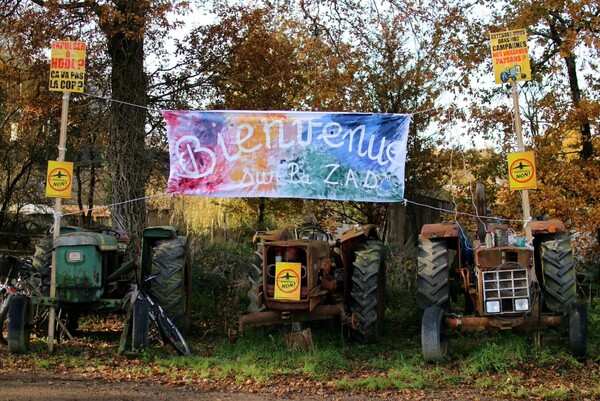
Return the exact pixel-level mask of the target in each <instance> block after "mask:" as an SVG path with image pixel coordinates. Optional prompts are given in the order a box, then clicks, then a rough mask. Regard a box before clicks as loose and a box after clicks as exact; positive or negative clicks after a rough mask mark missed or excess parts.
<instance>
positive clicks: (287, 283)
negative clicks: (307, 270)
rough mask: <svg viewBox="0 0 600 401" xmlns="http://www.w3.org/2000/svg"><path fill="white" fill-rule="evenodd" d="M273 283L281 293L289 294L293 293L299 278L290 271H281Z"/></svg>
mask: <svg viewBox="0 0 600 401" xmlns="http://www.w3.org/2000/svg"><path fill="white" fill-rule="evenodd" d="M275 281H276V283H277V288H279V289H280V290H281V291H282V292H286V293H290V292H294V290H295V289H296V288H297V287H298V284H299V283H300V278H299V277H298V274H296V272H295V271H293V270H291V269H283V270H282V271H280V272H279V274H278V275H277V278H276V280H275Z"/></svg>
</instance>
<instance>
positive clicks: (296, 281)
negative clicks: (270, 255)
mask: <svg viewBox="0 0 600 401" xmlns="http://www.w3.org/2000/svg"><path fill="white" fill-rule="evenodd" d="M301 269H302V267H301V265H300V263H294V262H277V263H276V264H275V299H291V300H295V301H299V300H300V272H301Z"/></svg>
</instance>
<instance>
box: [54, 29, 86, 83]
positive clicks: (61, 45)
mask: <svg viewBox="0 0 600 401" xmlns="http://www.w3.org/2000/svg"><path fill="white" fill-rule="evenodd" d="M85 50H86V46H85V42H72V41H54V42H52V52H51V55H50V59H51V60H50V90H51V91H59V92H78V93H82V92H83V83H84V80H85Z"/></svg>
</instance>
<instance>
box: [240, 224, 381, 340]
mask: <svg viewBox="0 0 600 401" xmlns="http://www.w3.org/2000/svg"><path fill="white" fill-rule="evenodd" d="M376 231H377V230H376V228H375V226H374V225H365V226H362V227H359V228H356V229H351V230H348V231H346V232H345V233H344V234H343V235H342V236H341V238H340V239H339V240H336V239H335V238H334V237H333V236H332V235H331V234H329V233H327V232H325V231H323V230H322V229H320V228H316V227H305V228H303V229H301V230H299V231H298V233H297V236H296V237H297V238H296V239H287V233H286V232H284V231H269V232H263V233H258V234H257V235H256V236H255V244H256V252H255V261H254V263H253V264H252V266H251V269H250V274H249V277H248V282H249V289H248V299H249V307H248V312H249V313H248V314H246V315H244V316H242V317H241V319H240V324H239V333H240V334H242V333H243V332H244V330H245V329H247V328H248V327H251V326H265V325H274V324H286V323H287V324H291V323H296V322H302V321H309V320H319V319H329V318H337V319H339V321H340V322H341V323H347V324H348V326H349V328H350V332H351V333H352V335H353V336H354V337H356V338H357V339H359V340H361V341H364V342H373V341H376V340H377V339H378V338H379V336H380V334H381V329H382V324H383V308H384V292H385V288H384V287H385V268H384V264H383V245H382V243H381V242H380V241H379V240H378V238H377V232H376Z"/></svg>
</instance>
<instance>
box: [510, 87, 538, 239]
mask: <svg viewBox="0 0 600 401" xmlns="http://www.w3.org/2000/svg"><path fill="white" fill-rule="evenodd" d="M510 86H511V88H512V96H513V108H514V116H515V131H516V133H517V147H518V151H519V152H524V151H525V146H524V145H523V133H522V131H521V110H520V108H519V87H518V86H517V82H516V81H511V84H510ZM521 206H522V208H523V219H524V220H525V237H526V238H527V242H528V243H529V242H531V240H532V239H533V234H532V232H531V224H530V221H531V212H530V210H529V190H527V189H522V190H521Z"/></svg>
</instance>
